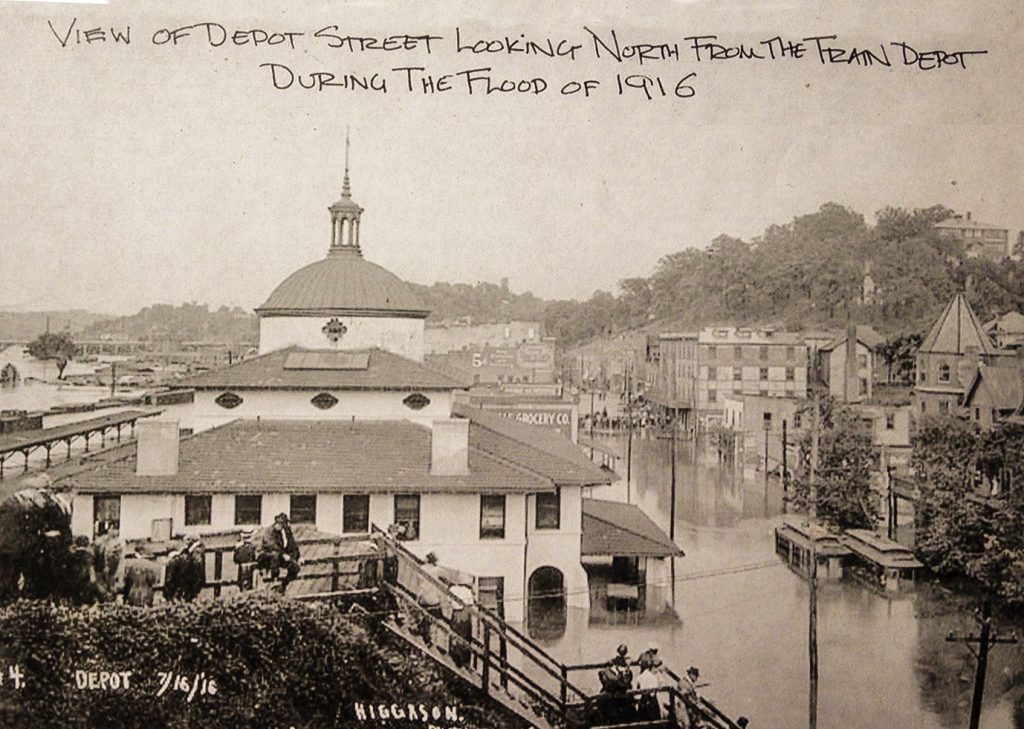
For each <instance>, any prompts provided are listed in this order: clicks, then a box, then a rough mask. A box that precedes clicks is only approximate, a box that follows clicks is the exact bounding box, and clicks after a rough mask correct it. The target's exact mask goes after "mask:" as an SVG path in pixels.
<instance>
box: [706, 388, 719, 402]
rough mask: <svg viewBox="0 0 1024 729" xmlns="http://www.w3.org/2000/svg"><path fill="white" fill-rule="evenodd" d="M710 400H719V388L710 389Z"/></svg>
mask: <svg viewBox="0 0 1024 729" xmlns="http://www.w3.org/2000/svg"><path fill="white" fill-rule="evenodd" d="M708 402H718V390H708Z"/></svg>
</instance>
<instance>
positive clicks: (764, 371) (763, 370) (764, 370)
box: [758, 367, 768, 380]
mask: <svg viewBox="0 0 1024 729" xmlns="http://www.w3.org/2000/svg"><path fill="white" fill-rule="evenodd" d="M758 376H759V377H760V378H761V379H762V380H767V379H768V368H767V367H762V368H761V372H760V373H759V374H758Z"/></svg>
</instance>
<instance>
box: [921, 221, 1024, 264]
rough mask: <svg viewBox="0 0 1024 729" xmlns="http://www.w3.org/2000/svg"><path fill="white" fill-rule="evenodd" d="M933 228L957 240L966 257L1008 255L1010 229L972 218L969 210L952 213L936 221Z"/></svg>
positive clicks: (996, 257)
mask: <svg viewBox="0 0 1024 729" xmlns="http://www.w3.org/2000/svg"><path fill="white" fill-rule="evenodd" d="M935 229H936V230H938V231H939V233H940V234H942V235H943V236H946V237H948V238H952V239H954V240H956V241H959V242H960V244H961V245H962V246H963V247H964V253H966V255H967V257H968V258H989V259H991V260H995V261H998V260H1000V259H1002V258H1006V257H1007V256H1009V255H1010V231H1009V230H1008V229H1006V228H1000V227H999V226H996V225H990V224H988V223H982V222H981V221H978V220H974V219H973V218H972V217H971V213H970V212H968V213H967V214H966V215H961V214H955V215H952V216H950V217H949V218H946V219H945V220H943V221H942V222H940V223H936V224H935Z"/></svg>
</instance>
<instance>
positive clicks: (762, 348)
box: [758, 344, 768, 359]
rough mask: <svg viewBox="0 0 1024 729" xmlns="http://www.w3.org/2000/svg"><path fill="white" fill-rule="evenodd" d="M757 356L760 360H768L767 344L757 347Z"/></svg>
mask: <svg viewBox="0 0 1024 729" xmlns="http://www.w3.org/2000/svg"><path fill="white" fill-rule="evenodd" d="M758 356H759V357H760V358H761V359H768V345H767V344H762V345H761V346H760V347H758Z"/></svg>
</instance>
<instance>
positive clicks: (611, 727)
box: [374, 529, 746, 729]
mask: <svg viewBox="0 0 1024 729" xmlns="http://www.w3.org/2000/svg"><path fill="white" fill-rule="evenodd" d="M374 537H375V539H376V540H377V541H378V544H379V545H380V546H381V548H382V550H383V552H384V567H383V580H382V581H381V583H380V590H381V591H382V595H383V596H384V597H385V599H386V600H387V601H388V602H389V603H390V608H391V609H390V610H389V611H388V612H389V614H388V616H387V617H386V618H385V619H384V620H383V621H382V625H383V626H384V628H386V629H387V630H388V631H389V632H390V633H391V634H392V635H394V636H395V637H396V638H399V639H401V640H402V641H404V642H405V643H406V644H407V645H409V646H410V647H412V648H414V649H415V650H417V651H419V652H420V653H422V654H424V655H426V656H428V657H429V658H430V659H431V660H433V661H434V662H435V663H437V664H438V665H440V666H442V667H444V668H445V669H447V670H448V671H449V672H450V673H451V674H452V675H454V676H457V677H458V678H459V679H461V680H463V681H465V682H467V683H469V684H471V685H473V686H476V687H477V688H479V689H481V690H482V691H483V692H484V693H485V694H487V695H488V696H489V697H490V698H491V699H492V700H494V701H495V702H497V703H499V704H501V705H502V706H504V707H505V708H506V709H508V710H509V711H511V712H513V713H514V714H516V715H517V716H519V717H521V718H522V719H523V720H524V721H526V722H528V723H530V724H531V725H533V726H535V727H538V728H539V729H562V728H568V729H682V728H683V727H688V726H691V722H690V721H689V720H688V719H687V716H686V715H687V714H688V715H690V716H691V717H695V718H697V719H699V721H700V722H701V723H700V724H698V725H697V726H700V727H701V728H702V729H704V728H706V729H743V727H745V726H746V723H745V722H744V723H739V724H738V723H736V722H733V721H732V720H731V719H730V718H729V717H727V716H726V715H725V714H724V713H722V712H721V711H719V710H718V708H717V707H715V706H714V705H713V704H711V702H709V701H707V700H705V699H703V698H696V699H693V698H691V697H687V696H683V695H682V694H681V693H680V692H679V691H678V690H677V689H676V688H675V686H671V687H665V688H661V689H657V691H655V692H654V693H655V694H656V695H657V698H658V700H659V703H661V704H663V705H665V706H667V707H669V708H668V714H669V715H668V716H667V717H665V718H660V719H656V720H646V721H645V720H637V719H636V718H635V717H634V716H632V715H631V712H629V711H625V712H622V714H623V715H622V720H617V719H615V718H613V717H614V712H605V711H604V710H603V708H604V707H606V705H607V703H608V701H609V697H608V695H597V696H593V695H589V694H588V693H587V692H586V691H584V690H583V689H581V688H580V687H579V686H577V685H576V684H575V683H574V682H573V681H572V680H571V678H570V676H571V674H572V672H574V671H581V670H593V669H595V668H601V667H603V664H602V665H600V666H597V665H596V664H595V665H580V666H568V665H565V664H563V663H561V662H559V661H557V660H556V659H555V658H553V657H552V656H551V655H549V654H548V653H547V652H546V651H545V650H544V649H543V648H542V647H540V646H539V645H537V644H536V643H535V642H534V641H532V640H531V639H530V638H528V637H527V636H526V635H523V634H522V633H521V632H520V631H518V630H517V629H516V628H514V627H513V626H511V625H509V624H508V623H506V622H505V621H504V620H503V619H502V618H500V617H499V616H498V615H497V614H496V613H494V612H493V611H491V610H489V609H487V608H485V607H483V606H480V605H471V606H466V608H465V609H468V610H469V611H470V614H471V616H472V624H473V631H472V635H471V636H470V637H461V636H459V635H458V634H457V633H456V632H455V630H454V629H453V628H452V626H451V624H450V622H449V621H448V620H445V619H444V618H443V617H439V616H437V615H435V614H432V613H431V612H429V611H428V610H427V609H425V608H424V607H423V606H421V605H420V604H419V602H418V600H417V597H418V596H419V595H418V590H421V589H422V586H423V585H424V584H429V585H431V586H432V587H433V588H435V589H436V590H437V591H439V593H440V594H445V595H447V586H446V585H444V584H443V583H442V582H440V581H439V580H437V579H436V578H434V577H433V576H432V575H431V574H429V573H428V572H426V571H425V570H423V568H422V566H421V562H420V560H419V558H418V557H416V556H415V555H414V554H412V553H411V552H409V551H408V550H407V549H405V547H404V546H403V545H402V544H400V543H399V542H397V541H395V540H393V539H391V538H390V536H388V535H387V534H384V533H383V532H381V531H380V530H377V529H375V532H374ZM389 562H390V569H389V566H388V564H389ZM453 646H458V647H459V648H460V649H461V651H460V652H461V654H462V658H463V660H459V661H456V660H455V659H454V658H453V656H452V651H451V648H452V647H453ZM668 673H669V676H670V677H672V678H673V680H675V681H678V677H676V676H675V674H673V673H672V672H671V671H669V672H668ZM644 693H652V692H651V691H647V692H644V691H629V692H625V693H623V694H619V695H616V697H615V699H616V700H618V701H619V702H620V705H626V706H627V707H628V706H633V705H634V702H636V701H637V700H639V698H640V696H641V695H642V694H644ZM632 713H633V714H635V712H632Z"/></svg>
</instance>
